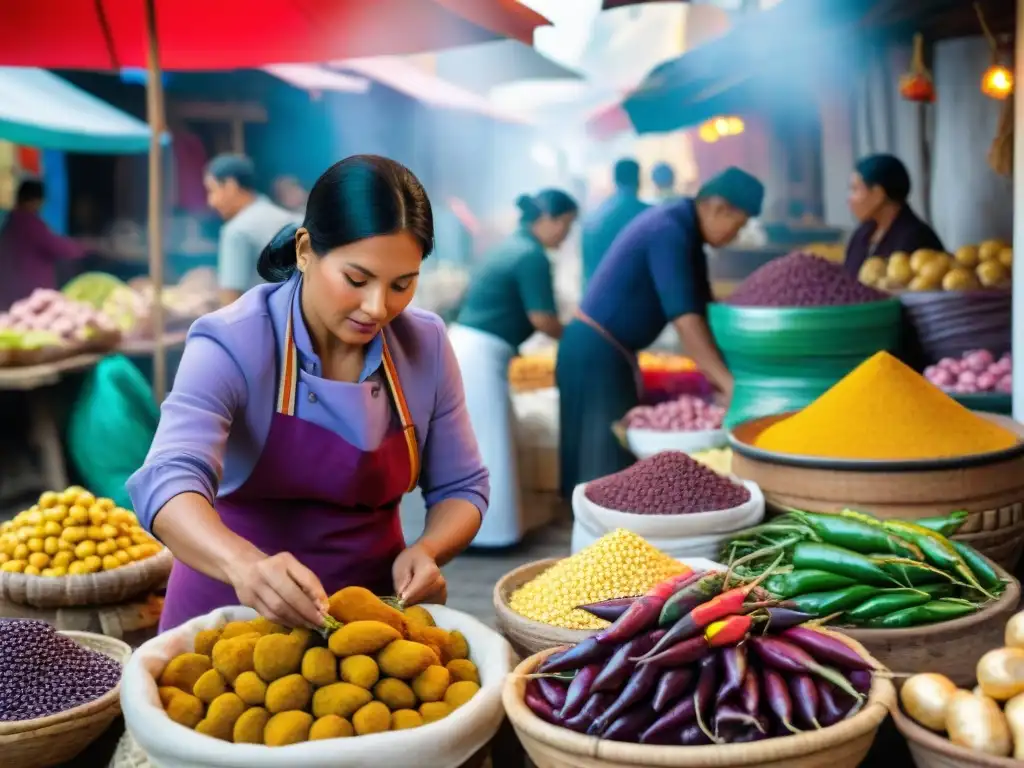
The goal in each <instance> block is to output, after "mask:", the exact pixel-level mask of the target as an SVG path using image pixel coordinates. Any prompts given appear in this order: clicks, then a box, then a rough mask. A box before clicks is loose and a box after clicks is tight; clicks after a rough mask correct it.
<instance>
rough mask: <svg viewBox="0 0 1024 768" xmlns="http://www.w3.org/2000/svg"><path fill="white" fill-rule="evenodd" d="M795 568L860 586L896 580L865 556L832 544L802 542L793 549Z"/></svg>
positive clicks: (882, 583)
mask: <svg viewBox="0 0 1024 768" xmlns="http://www.w3.org/2000/svg"><path fill="white" fill-rule="evenodd" d="M792 562H793V566H794V567H795V568H798V569H803V568H811V569H814V570H819V571H828V572H829V573H838V574H839V575H840V576H847V577H849V578H851V579H854V580H855V581H857V582H858V583H860V584H879V585H884V586H889V585H891V584H892V583H893V582H894V581H895V579H893V577H892V576H890V575H889V574H887V573H886V572H885V571H883V570H882V569H881V568H880V567H879V566H877V565H875V563H873V562H871V560H870V559H868V558H867V557H865V556H864V555H861V554H858V553H856V552H851V551H850V550H848V549H843V548H842V547H835V546H833V545H831V544H817V543H814V542H807V541H804V542H800V543H799V544H797V545H796V546H795V547H793V558H792Z"/></svg>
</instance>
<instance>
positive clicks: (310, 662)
mask: <svg viewBox="0 0 1024 768" xmlns="http://www.w3.org/2000/svg"><path fill="white" fill-rule="evenodd" d="M374 667H376V665H374ZM302 676H303V677H304V678H306V679H307V680H309V682H311V683H312V684H313V685H315V686H317V687H320V686H324V685H330V684H331V683H336V682H338V658H337V657H336V656H335V655H334V654H333V653H331V651H330V649H329V648H310V649H309V650H308V651H306V654H305V655H304V656H303V657H302ZM350 682H351V681H350Z"/></svg>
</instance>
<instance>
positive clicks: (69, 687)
mask: <svg viewBox="0 0 1024 768" xmlns="http://www.w3.org/2000/svg"><path fill="white" fill-rule="evenodd" d="M120 681H121V665H120V664H118V663H117V662H116V661H114V660H113V659H112V658H110V657H109V656H105V655H103V654H102V653H97V652H96V651H91V650H89V649H88V648H84V647H82V646H81V645H79V644H78V643H76V642H75V641H74V640H72V639H70V638H68V637H65V636H64V635H61V634H58V633H57V631H56V630H55V629H54V628H53V627H51V626H50V625H49V624H47V623H46V622H45V621H35V620H33V619H0V721H2V722H11V721H14V720H35V719H37V718H40V717H46V716H48V715H56V714H58V713H60V712H66V711H67V710H69V709H74V708H75V707H78V706H81V705H82V704H88V703H89V702H90V701H93V700H95V699H98V698H99V697H100V696H102V695H103V694H105V693H107V692H108V691H111V690H113V688H114V687H115V686H116V685H117V684H118V683H119V682H120Z"/></svg>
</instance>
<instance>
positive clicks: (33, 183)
mask: <svg viewBox="0 0 1024 768" xmlns="http://www.w3.org/2000/svg"><path fill="white" fill-rule="evenodd" d="M44 193H45V190H44V188H43V182H41V181H40V180H39V179H25V180H24V181H22V182H21V184H19V185H18V193H17V195H16V196H15V198H14V201H15V202H16V203H17V204H18V205H24V204H25V203H34V202H36V201H37V200H42V199H43V195H44Z"/></svg>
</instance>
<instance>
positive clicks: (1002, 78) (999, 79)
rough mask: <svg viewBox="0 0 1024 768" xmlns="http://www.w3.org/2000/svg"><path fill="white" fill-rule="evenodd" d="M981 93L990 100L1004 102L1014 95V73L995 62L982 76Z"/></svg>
mask: <svg viewBox="0 0 1024 768" xmlns="http://www.w3.org/2000/svg"><path fill="white" fill-rule="evenodd" d="M981 92H982V93H984V94H985V95H986V96H988V97H989V98H990V99H998V100H999V101H1003V100H1004V99H1005V98H1006V97H1007V96H1009V95H1010V94H1011V93H1013V72H1011V71H1010V69H1009V67H1006V66H1004V65H1003V64H1000V63H999V62H993V63H992V65H991V66H990V67H989V68H988V69H986V70H985V74H983V75H982V76H981Z"/></svg>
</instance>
